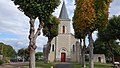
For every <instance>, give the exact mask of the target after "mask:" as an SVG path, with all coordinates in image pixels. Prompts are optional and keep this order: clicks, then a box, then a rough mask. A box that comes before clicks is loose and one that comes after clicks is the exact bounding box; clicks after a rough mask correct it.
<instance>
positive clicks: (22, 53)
mask: <svg viewBox="0 0 120 68" xmlns="http://www.w3.org/2000/svg"><path fill="white" fill-rule="evenodd" d="M18 56H20V57H26V58H29V50H28V48H21V49H19V50H18Z"/></svg>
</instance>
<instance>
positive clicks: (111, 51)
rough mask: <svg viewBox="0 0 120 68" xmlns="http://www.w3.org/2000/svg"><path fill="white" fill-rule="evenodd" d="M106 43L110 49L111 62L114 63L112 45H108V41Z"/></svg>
mask: <svg viewBox="0 0 120 68" xmlns="http://www.w3.org/2000/svg"><path fill="white" fill-rule="evenodd" d="M107 43H108V47H109V49H110V53H111V55H112V63H113V64H114V62H115V58H114V53H113V49H112V46H111V45H110V42H109V41H108V42H107Z"/></svg>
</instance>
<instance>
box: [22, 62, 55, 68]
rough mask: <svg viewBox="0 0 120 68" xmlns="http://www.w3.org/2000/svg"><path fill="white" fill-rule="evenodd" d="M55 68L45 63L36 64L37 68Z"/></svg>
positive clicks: (26, 67)
mask: <svg viewBox="0 0 120 68" xmlns="http://www.w3.org/2000/svg"><path fill="white" fill-rule="evenodd" d="M51 66H53V64H52V63H48V64H44V62H43V61H39V62H36V68H51ZM24 68H29V67H28V66H24Z"/></svg>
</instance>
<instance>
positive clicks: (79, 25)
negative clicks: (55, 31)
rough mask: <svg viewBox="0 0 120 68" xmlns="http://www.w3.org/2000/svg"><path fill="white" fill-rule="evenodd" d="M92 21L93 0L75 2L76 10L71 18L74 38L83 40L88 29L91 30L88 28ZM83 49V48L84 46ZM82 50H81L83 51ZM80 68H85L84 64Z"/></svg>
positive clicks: (93, 14)
mask: <svg viewBox="0 0 120 68" xmlns="http://www.w3.org/2000/svg"><path fill="white" fill-rule="evenodd" d="M94 19H95V10H94V4H93V0H77V2H76V10H75V12H74V17H73V28H74V31H75V36H76V37H77V38H79V39H82V38H83V39H84V38H85V37H86V35H87V34H88V33H89V32H88V31H91V30H88V29H92V28H90V27H91V25H92V23H93V22H94ZM89 36H91V35H89ZM84 40H85V39H84ZM90 40H91V37H90ZM80 42H81V41H80ZM90 42H91V41H90ZM84 48H85V44H84ZM84 48H83V50H85V49H84ZM90 60H91V58H90ZM83 61H85V60H83ZM90 65H92V64H90ZM82 67H84V68H85V65H84V62H83V64H82Z"/></svg>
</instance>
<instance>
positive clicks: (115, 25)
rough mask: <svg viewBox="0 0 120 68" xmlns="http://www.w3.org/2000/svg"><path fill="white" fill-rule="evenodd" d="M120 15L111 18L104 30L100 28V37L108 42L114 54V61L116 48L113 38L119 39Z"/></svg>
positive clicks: (111, 52)
mask: <svg viewBox="0 0 120 68" xmlns="http://www.w3.org/2000/svg"><path fill="white" fill-rule="evenodd" d="M119 21H120V16H118V17H117V16H113V17H112V18H110V19H109V23H108V25H107V27H106V28H105V29H104V30H99V33H98V37H99V38H100V39H101V40H102V41H103V42H106V43H107V45H108V47H109V49H110V54H111V55H112V63H114V62H115V60H114V48H113V47H112V45H113V44H111V42H112V41H113V40H117V39H119V35H120V33H119V32H120V22H119Z"/></svg>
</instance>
